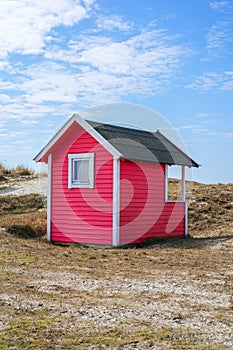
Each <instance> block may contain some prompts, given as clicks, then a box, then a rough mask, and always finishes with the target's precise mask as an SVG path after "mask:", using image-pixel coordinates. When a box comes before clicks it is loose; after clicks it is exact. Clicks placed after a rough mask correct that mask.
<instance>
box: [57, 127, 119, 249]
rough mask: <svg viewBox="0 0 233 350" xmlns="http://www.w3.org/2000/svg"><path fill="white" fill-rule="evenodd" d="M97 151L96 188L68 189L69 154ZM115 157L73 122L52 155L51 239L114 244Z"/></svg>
mask: <svg viewBox="0 0 233 350" xmlns="http://www.w3.org/2000/svg"><path fill="white" fill-rule="evenodd" d="M89 152H94V153H95V184H94V189H89V188H88V189H84V188H82V189H78V188H73V189H68V154H70V153H89ZM112 196H113V160H112V156H111V155H110V154H109V153H108V152H107V151H106V150H105V149H104V148H103V147H102V146H101V145H100V144H98V142H97V141H96V140H95V139H94V138H93V137H92V136H91V135H90V134H88V133H87V132H85V131H84V130H83V129H82V128H81V127H80V126H78V125H75V124H73V125H72V126H71V128H70V129H69V130H68V132H66V133H65V134H64V135H63V136H62V137H61V139H60V142H59V143H58V144H57V145H56V148H55V150H54V152H53V154H52V209H51V221H52V225H51V240H52V241H57V242H61V241H62V242H83V243H94V244H112Z"/></svg>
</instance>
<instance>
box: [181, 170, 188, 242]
mask: <svg viewBox="0 0 233 350" xmlns="http://www.w3.org/2000/svg"><path fill="white" fill-rule="evenodd" d="M181 181H182V194H181V199H182V202H184V235H185V237H187V235H188V202H187V201H186V195H185V166H184V165H182V180H181Z"/></svg>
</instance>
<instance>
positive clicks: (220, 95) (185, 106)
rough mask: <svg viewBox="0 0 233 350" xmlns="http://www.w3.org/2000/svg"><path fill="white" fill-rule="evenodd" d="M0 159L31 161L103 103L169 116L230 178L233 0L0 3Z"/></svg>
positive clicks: (220, 174)
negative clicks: (78, 116) (75, 119)
mask: <svg viewBox="0 0 233 350" xmlns="http://www.w3.org/2000/svg"><path fill="white" fill-rule="evenodd" d="M0 28H1V32H0V38H1V41H0V42H1V45H0V105H1V110H0V113H1V114H0V115H1V116H0V161H1V162H2V163H4V164H6V165H7V166H15V165H17V164H19V163H23V164H25V165H28V166H30V167H33V166H34V165H33V161H32V158H33V157H34V156H35V154H37V152H38V151H39V150H40V149H41V148H42V146H43V145H44V143H45V142H47V140H48V139H49V137H50V136H51V135H52V134H53V133H54V132H55V130H56V129H57V128H58V127H59V125H60V124H61V123H63V122H64V121H65V120H66V119H67V118H68V117H70V116H71V115H72V114H73V113H74V112H78V111H80V110H83V109H86V108H90V107H93V106H97V105H99V104H105V103H115V102H124V103H132V104H138V105H141V106H144V107H146V108H149V109H152V110H154V111H157V112H158V113H160V115H162V116H163V117H164V118H166V119H167V120H168V121H169V122H170V123H171V124H172V125H173V126H174V127H175V128H176V130H177V131H178V133H179V134H180V135H181V137H182V139H183V140H184V142H185V144H186V146H187V148H188V150H189V152H190V154H191V156H192V157H193V159H195V160H196V161H197V162H198V163H200V164H202V167H201V168H199V169H197V170H195V171H194V173H193V179H194V180H196V181H201V182H205V183H218V182H221V183H227V182H233V155H232V151H233V63H232V62H233V1H230V0H190V1H186V0H177V1H174V0H144V1H140V0H134V1H133V0H128V1H125V0H124V1H123V0H111V1H109V0H56V1H54V0H46V1H37V0H20V1H17V0H15V1H13V0H1V2H0Z"/></svg>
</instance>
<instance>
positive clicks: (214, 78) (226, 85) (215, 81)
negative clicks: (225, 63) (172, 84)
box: [186, 71, 233, 93]
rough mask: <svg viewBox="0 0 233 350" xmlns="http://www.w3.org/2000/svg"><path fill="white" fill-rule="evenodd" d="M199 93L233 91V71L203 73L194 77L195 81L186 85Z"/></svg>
mask: <svg viewBox="0 0 233 350" xmlns="http://www.w3.org/2000/svg"><path fill="white" fill-rule="evenodd" d="M186 87H187V88H189V89H192V90H196V91H198V92H200V93H207V92H209V91H213V92H217V91H226V92H233V71H226V72H223V73H204V74H203V75H202V76H199V77H197V78H196V80H195V82H194V83H192V84H189V85H187V86H186Z"/></svg>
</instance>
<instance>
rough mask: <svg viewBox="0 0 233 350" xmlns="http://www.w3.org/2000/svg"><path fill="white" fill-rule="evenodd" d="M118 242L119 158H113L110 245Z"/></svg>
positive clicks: (116, 244)
mask: <svg viewBox="0 0 233 350" xmlns="http://www.w3.org/2000/svg"><path fill="white" fill-rule="evenodd" d="M119 244H120V159H118V158H116V157H114V158H113V232H112V245H113V246H114V247H117V246H119Z"/></svg>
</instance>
